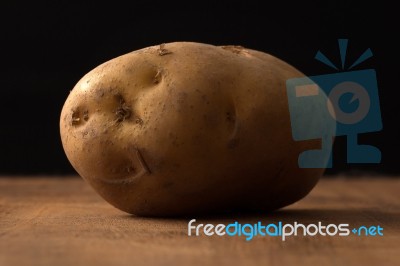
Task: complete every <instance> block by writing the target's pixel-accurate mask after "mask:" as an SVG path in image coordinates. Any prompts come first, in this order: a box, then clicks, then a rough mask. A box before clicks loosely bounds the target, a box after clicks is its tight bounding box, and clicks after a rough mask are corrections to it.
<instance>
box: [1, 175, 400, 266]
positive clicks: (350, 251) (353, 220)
mask: <svg viewBox="0 0 400 266" xmlns="http://www.w3.org/2000/svg"><path fill="white" fill-rule="evenodd" d="M191 218H196V219H197V223H212V224H214V225H216V224H219V223H224V224H228V223H232V222H235V221H239V222H240V223H254V222H258V221H261V222H262V223H263V224H265V223H277V222H279V221H282V222H283V223H292V224H293V223H294V222H296V221H297V222H299V223H300V222H301V223H304V224H309V223H318V222H319V221H321V222H322V223H323V224H330V223H335V224H340V223H348V224H350V228H353V227H358V226H363V225H364V226H373V225H375V226H377V225H380V226H381V227H383V228H384V229H383V233H384V235H383V236H357V235H354V234H352V233H351V234H350V235H349V236H342V237H340V236H335V237H331V236H325V237H324V236H315V237H311V236H306V237H304V236H297V237H288V239H287V240H286V241H282V240H281V238H280V237H270V236H265V237H262V236H257V237H255V238H254V239H253V240H251V241H246V240H245V238H244V237H243V236H242V237H230V236H222V237H218V236H211V237H207V236H205V235H202V236H199V237H195V236H192V237H189V236H188V235H187V227H188V221H189V220H190V219H191ZM399 220H400V179H394V178H391V179H388V178H383V177H374V178H353V179H349V178H345V177H338V178H324V179H322V180H321V181H320V182H319V184H318V185H317V186H316V188H315V189H314V190H313V191H312V192H311V193H310V195H309V196H307V197H306V198H305V199H303V200H302V201H300V202H298V203H296V204H294V205H292V206H289V207H287V208H285V209H283V210H281V211H278V212H274V213H264V214H247V215H239V214H237V215H231V216H224V217H217V216H214V217H202V218H201V217H187V218H182V219H154V218H153V219H152V218H143V217H135V216H132V215H128V214H125V213H123V212H121V211H119V210H117V209H115V208H114V207H112V206H110V205H109V204H108V203H106V202H105V201H103V200H102V199H101V198H100V197H99V196H98V195H97V194H96V193H95V192H94V191H93V190H92V189H91V188H90V187H89V185H87V184H86V183H85V182H84V181H83V180H81V179H80V178H77V177H68V178H65V177H64V178H61V177H37V178H23V177H13V178H11V177H0V265H1V266H9V265H52V266H54V265H74V266H77V265H147V266H149V265H400V222H399Z"/></svg>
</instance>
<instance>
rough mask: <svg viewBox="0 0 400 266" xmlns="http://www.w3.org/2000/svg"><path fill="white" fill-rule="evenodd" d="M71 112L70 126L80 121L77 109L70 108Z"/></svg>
mask: <svg viewBox="0 0 400 266" xmlns="http://www.w3.org/2000/svg"><path fill="white" fill-rule="evenodd" d="M71 112H72V114H71V125H72V126H76V125H78V124H80V122H81V118H80V115H79V110H78V109H75V110H71Z"/></svg>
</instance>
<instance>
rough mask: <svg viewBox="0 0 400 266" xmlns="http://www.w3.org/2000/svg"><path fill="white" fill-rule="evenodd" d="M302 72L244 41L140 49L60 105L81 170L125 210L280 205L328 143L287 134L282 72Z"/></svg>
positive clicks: (66, 139) (64, 134)
mask: <svg viewBox="0 0 400 266" xmlns="http://www.w3.org/2000/svg"><path fill="white" fill-rule="evenodd" d="M302 76H303V74H302V73H300V72H299V71H298V70H296V69H295V68H293V67H291V66H290V65H288V64H287V63H285V62H283V61H281V60H279V59H277V58H275V57H273V56H271V55H268V54H265V53H262V52H258V51H255V50H250V49H245V48H243V47H239V46H222V47H218V46H212V45H208V44H201V43H190V42H175V43H168V44H165V45H161V46H160V45H159V46H152V47H148V48H145V49H141V50H138V51H134V52H131V53H128V54H125V55H123V56H120V57H117V58H115V59H112V60H110V61H108V62H106V63H104V64H102V65H100V66H98V67H96V68H95V69H93V70H92V71H90V72H89V73H88V74H86V75H85V76H84V77H83V78H82V79H81V80H80V81H79V82H78V83H77V84H76V86H75V87H74V89H73V90H72V92H71V93H70V95H69V96H68V98H67V100H66V102H65V105H64V107H63V109H62V113H61V119H60V130H61V139H62V143H63V147H64V150H65V152H66V155H67V157H68V159H69V161H70V162H71V164H72V165H73V167H74V168H75V169H76V171H77V172H78V173H79V174H80V175H81V176H82V177H83V178H84V179H85V180H86V181H87V182H88V183H89V184H90V185H91V186H92V187H93V188H94V189H95V190H96V191H97V192H98V193H99V194H100V195H101V196H102V197H103V198H104V199H105V200H106V201H108V202H109V203H111V204H112V205H114V206H115V207H117V208H119V209H121V210H123V211H125V212H128V213H132V214H136V215H147V216H172V215H185V214H196V213H205V212H225V211H232V210H259V211H270V210H275V209H278V208H281V207H284V206H286V205H288V204H291V203H293V202H295V201H297V200H299V199H301V198H302V197H304V196H305V195H306V194H307V193H308V192H309V191H310V190H311V189H312V188H313V187H314V185H315V184H316V182H317V180H318V178H319V177H320V176H321V174H322V172H323V169H302V168H299V167H298V164H297V158H298V155H299V153H301V152H302V151H304V150H308V149H318V148H319V146H320V143H319V142H318V141H301V142H295V141H293V139H292V136H291V128H290V116H289V108H288V102H287V95H286V89H285V82H286V80H287V79H289V78H295V77H302ZM316 111H317V110H316ZM310 130H312V129H310Z"/></svg>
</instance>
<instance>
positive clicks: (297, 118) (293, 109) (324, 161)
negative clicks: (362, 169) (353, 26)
mask: <svg viewBox="0 0 400 266" xmlns="http://www.w3.org/2000/svg"><path fill="white" fill-rule="evenodd" d="M342 41H343V40H342ZM339 44H340V40H339ZM346 44H347V42H346ZM317 55H318V54H317ZM317 59H318V58H317ZM325 59H326V58H325ZM326 60H327V59H326ZM321 61H322V60H321ZM353 65H354V64H353ZM286 89H287V96H288V103H289V111H290V120H291V127H292V136H293V139H294V140H296V141H302V140H311V139H321V149H319V150H307V151H304V152H302V153H301V154H300V155H299V159H298V165H299V167H300V168H331V167H332V156H331V151H332V144H333V143H332V140H333V137H334V136H347V163H380V161H381V152H380V150H379V149H378V148H376V147H374V146H371V145H360V144H358V141H357V137H358V134H360V133H368V132H377V131H380V130H381V129H382V120H381V112H380V106H379V96H378V86H377V79H376V73H375V70H373V69H367V70H358V71H350V72H339V73H334V74H327V75H319V76H310V77H304V78H294V79H289V80H287V81H286Z"/></svg>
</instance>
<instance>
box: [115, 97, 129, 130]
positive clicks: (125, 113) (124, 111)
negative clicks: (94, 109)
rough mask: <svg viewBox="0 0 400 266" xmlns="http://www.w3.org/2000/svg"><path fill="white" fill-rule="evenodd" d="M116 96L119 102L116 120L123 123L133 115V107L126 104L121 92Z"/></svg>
mask: <svg viewBox="0 0 400 266" xmlns="http://www.w3.org/2000/svg"><path fill="white" fill-rule="evenodd" d="M115 97H116V99H117V101H118V103H119V106H118V107H117V109H116V110H115V121H116V122H117V123H121V122H123V121H125V120H126V119H128V118H129V117H130V116H131V109H130V108H129V106H127V105H126V102H125V99H124V98H123V97H122V95H121V94H116V95H115Z"/></svg>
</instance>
